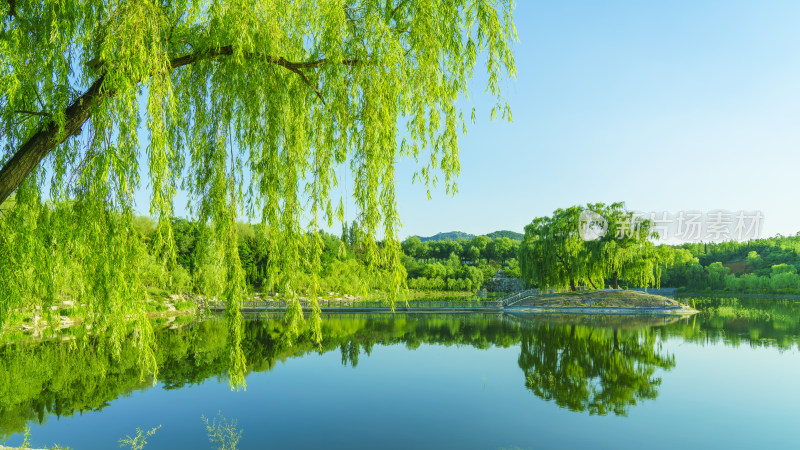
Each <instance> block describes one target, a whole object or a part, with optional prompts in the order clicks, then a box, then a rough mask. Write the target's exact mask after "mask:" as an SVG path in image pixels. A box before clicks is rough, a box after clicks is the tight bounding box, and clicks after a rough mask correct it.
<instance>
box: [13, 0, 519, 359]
mask: <svg viewBox="0 0 800 450" xmlns="http://www.w3.org/2000/svg"><path fill="white" fill-rule="evenodd" d="M0 9H3V18H2V19H1V20H2V22H1V23H2V28H1V29H0V61H2V63H0V89H1V90H0V129H2V132H0V145H2V147H3V149H4V150H3V153H2V155H0V165H1V166H2V168H0V203H2V202H3V201H5V200H6V199H8V198H9V196H10V195H11V194H12V193H16V196H15V204H14V206H13V207H12V208H11V210H10V211H9V212H8V213H7V214H5V215H4V216H3V217H2V227H3V228H2V232H3V234H4V236H3V239H0V246H2V248H0V269H1V270H2V273H3V274H4V275H3V276H2V277H0V324H2V323H3V322H4V321H5V320H6V319H7V317H8V312H9V311H10V310H11V309H15V308H18V307H22V306H31V305H34V304H38V305H41V303H42V301H43V300H42V292H45V293H48V294H47V295H45V297H46V300H45V302H48V301H53V300H54V299H55V298H56V296H55V295H53V292H54V291H56V290H57V289H58V288H59V286H58V285H57V284H56V283H57V281H58V277H56V276H53V275H52V274H54V273H55V274H58V273H59V271H60V270H62V269H60V268H63V267H66V266H70V267H72V268H73V269H74V270H76V271H83V272H84V273H85V274H86V275H85V276H82V277H79V279H80V280H82V281H81V285H80V286H76V287H75V290H76V291H78V292H80V293H81V294H80V295H81V296H82V297H83V298H82V300H85V301H87V302H89V303H91V304H93V305H96V306H97V308H96V310H95V316H96V317H98V318H103V317H112V318H113V317H124V316H126V315H128V314H133V313H135V312H137V311H139V312H141V308H139V307H136V305H139V304H141V303H142V301H143V300H145V299H146V292H144V291H143V290H142V289H141V288H140V287H139V282H138V275H137V270H138V269H137V264H136V260H137V257H138V254H137V252H136V249H135V248H133V247H132V244H131V243H130V242H129V241H131V240H129V239H127V236H128V233H130V230H131V229H132V226H131V223H132V220H133V195H134V192H135V191H136V190H137V189H139V188H141V187H143V185H144V183H143V181H142V180H141V179H140V173H143V172H144V173H147V174H148V184H149V186H150V188H151V191H152V197H151V204H150V212H151V214H152V215H154V216H155V218H156V219H157V226H156V230H155V233H154V240H153V245H154V246H156V247H159V248H163V251H162V253H163V254H164V255H167V257H168V258H174V254H175V242H174V236H173V231H172V225H171V220H170V219H171V217H172V215H173V200H174V198H175V195H176V192H177V190H178V188H179V187H184V188H185V189H186V190H187V191H188V193H189V197H190V202H191V205H192V209H191V211H192V213H193V214H194V215H195V216H196V218H197V219H198V220H199V222H202V223H208V224H210V226H209V228H208V234H207V235H205V236H204V237H203V238H202V239H199V240H198V245H205V246H206V247H207V249H200V250H199V251H197V252H196V253H198V254H205V255H207V257H206V259H205V263H203V261H200V262H199V263H200V264H205V266H204V267H208V268H213V267H214V265H213V264H211V263H210V262H213V261H217V262H218V261H223V260H224V261H226V263H227V264H232V265H233V266H235V267H225V268H220V267H217V269H216V270H218V271H223V270H224V273H223V275H222V278H223V279H224V280H226V281H225V283H224V286H223V287H222V288H221V291H220V292H219V293H218V294H219V295H223V296H224V297H225V298H226V301H227V302H228V305H229V307H228V310H229V311H232V314H235V311H238V309H237V308H236V305H237V304H238V303H239V302H240V301H241V295H242V289H241V285H242V279H241V278H242V271H241V270H240V268H239V267H238V265H239V264H240V261H239V257H238V253H237V252H236V251H235V250H236V245H237V239H236V229H235V227H236V221H237V217H238V216H240V215H242V214H245V215H247V216H248V217H252V218H256V219H260V220H261V221H262V222H263V223H264V224H265V225H267V226H266V227H264V228H263V229H264V230H265V231H264V232H265V233H267V240H268V242H269V244H268V249H267V251H268V252H269V254H270V255H271V257H270V258H269V264H270V270H271V272H272V273H276V274H277V275H276V276H275V277H272V275H270V279H274V280H277V282H278V283H279V284H280V285H281V287H282V288H283V289H284V290H285V291H286V292H289V293H290V294H291V293H292V292H294V291H295V290H296V288H297V287H296V286H294V285H293V283H294V281H293V274H294V273H296V272H297V269H298V268H299V267H300V265H301V264H308V265H309V266H311V267H312V268H316V269H315V270H318V268H319V265H320V254H321V252H322V245H323V244H322V242H321V239H320V238H319V235H318V234H317V229H318V227H319V226H320V224H322V223H326V222H327V223H328V225H329V226H330V225H331V223H332V221H333V220H334V218H338V219H339V220H340V221H341V220H343V218H344V213H343V207H342V205H343V202H342V201H341V199H339V200H340V201H339V202H338V204H339V207H338V208H336V207H334V206H333V205H335V204H336V202H335V200H337V199H336V198H335V197H337V195H336V192H337V191H338V190H337V189H335V188H336V186H337V179H336V177H335V173H336V170H337V167H339V166H340V165H347V164H349V166H350V169H351V174H352V177H351V180H352V182H353V186H352V191H351V192H352V194H353V197H354V199H355V203H356V205H357V207H358V209H359V215H358V217H359V224H358V228H359V231H360V233H359V235H360V236H361V235H363V237H364V245H365V246H366V248H365V257H366V259H367V261H368V262H369V263H370V264H372V265H373V266H377V265H383V266H386V267H388V268H390V269H392V270H394V273H395V277H394V282H395V285H396V286H399V285H400V282H401V278H402V276H403V273H402V267H400V264H399V242H398V239H397V232H396V229H397V225H398V217H397V211H396V210H397V208H396V205H395V191H394V181H395V180H394V179H395V173H394V169H395V164H396V161H397V160H398V159H399V158H401V157H409V158H413V159H414V160H416V161H420V162H421V167H420V170H419V173H418V178H419V179H421V180H422V181H423V182H424V183H425V184H426V185H427V186H430V185H431V184H432V183H435V182H436V180H437V177H441V178H443V181H444V184H445V186H446V187H447V190H448V192H451V191H453V190H454V177H455V176H456V175H457V174H458V173H459V170H460V169H459V163H458V133H459V131H460V130H463V129H464V120H463V115H462V113H461V112H460V110H459V108H458V106H457V105H458V104H459V103H458V102H459V99H460V98H462V97H463V96H464V95H465V94H466V93H467V85H468V79H469V78H470V77H471V75H472V73H473V69H474V67H475V64H476V62H477V60H478V57H479V55H485V57H486V66H485V67H486V68H487V70H488V84H487V89H488V92H489V93H490V94H492V95H495V96H496V97H497V99H498V104H497V106H496V107H495V108H493V110H492V116H494V115H495V114H496V113H497V112H499V113H500V114H501V115H503V117H506V118H508V119H510V113H509V110H508V106H507V104H506V103H505V102H504V101H503V99H502V97H501V96H500V89H499V86H500V80H501V78H502V77H504V76H514V75H515V69H514V61H513V57H512V54H511V49H510V46H509V44H510V42H511V41H512V40H513V39H515V37H516V36H515V35H516V31H515V29H514V25H513V21H512V6H511V2H510V1H507V0H496V1H491V0H455V1H448V2H428V1H414V2H409V1H407V0H395V1H391V0H390V1H377V0H373V1H367V0H364V1H357V0H352V1H348V0H344V1H343V0H314V1H310V0H299V1H297V0H293V1H288V0H264V1H256V2H238V1H233V0H220V1H214V2H210V3H209V2H205V1H199V0H176V1H170V2H161V1H153V0H144V1H132V0H79V1H70V2H64V1H57V0H46V1H39V2H37V1H15V2H10V3H7V2H2V3H0ZM401 136H402V138H401ZM142 138H143V139H142ZM398 142H399V143H400V144H399V145H398ZM144 167H146V169H145V168H144ZM44 191H48V192H49V200H51V201H53V202H55V203H56V204H57V203H59V202H65V201H69V203H68V205H69V208H71V212H70V214H62V215H60V216H59V217H62V218H63V220H61V221H60V222H59V223H53V224H51V225H52V226H51V227H50V231H51V232H50V233H49V234H45V233H44V232H43V230H42V227H41V225H42V223H41V222H40V217H41V211H42V210H43V209H44V208H46V207H47V205H46V204H45V201H44V197H43V192H44ZM308 231H310V235H308V234H307V232H308ZM351 232H352V231H351ZM378 235H382V236H383V238H384V245H383V246H381V247H380V248H379V247H378V245H377V244H376V243H375V241H376V237H377V236H378ZM308 236H311V237H308ZM217 266H219V264H217ZM9 273H14V276H6V274H9ZM295 316H296V315H295ZM139 317H143V316H141V314H140V315H139ZM293 317H294V316H293ZM142 322H144V321H142ZM315 323H318V321H315ZM232 329H237V328H235V327H234V328H232ZM146 334H147V333H144V334H139V335H140V336H145V335H146ZM150 334H152V333H150ZM146 340H147V339H144V340H143V341H142V342H143V343H144V342H145V341H146ZM238 340H239V338H238V337H236V336H233V339H231V341H233V342H238ZM143 345H145V344H143ZM232 354H233V353H232Z"/></svg>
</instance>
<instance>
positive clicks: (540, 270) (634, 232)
mask: <svg viewBox="0 0 800 450" xmlns="http://www.w3.org/2000/svg"><path fill="white" fill-rule="evenodd" d="M587 223H588V224H589V225H591V226H597V227H599V228H600V229H599V230H597V231H599V232H598V233H597V235H596V236H595V235H586V233H585V230H582V229H581V227H582V226H587ZM600 225H602V226H600ZM655 237H658V236H657V234H655V233H654V232H653V229H652V224H651V222H650V221H649V220H646V219H642V218H639V217H637V216H636V215H635V214H634V213H633V212H630V211H627V210H626V209H625V205H624V204H623V203H612V204H611V205H605V204H603V203H594V204H589V205H586V207H582V206H573V207H570V208H567V209H557V210H556V211H554V212H553V215H552V216H551V217H538V218H536V219H534V220H533V222H531V224H530V225H527V226H526V227H525V237H524V239H523V241H522V244H521V245H520V249H519V261H520V269H521V271H522V276H523V279H524V280H525V282H526V283H527V284H528V285H532V284H536V285H538V286H540V287H559V288H563V287H569V288H570V290H575V287H576V285H577V284H585V285H590V286H592V287H593V288H595V289H599V288H602V287H604V286H605V281H606V280H610V281H611V283H612V285H613V286H614V287H615V288H619V280H620V279H624V280H626V281H627V282H628V283H629V284H632V285H634V286H639V287H648V286H653V285H655V286H658V284H659V280H660V276H661V273H660V271H661V268H660V266H659V264H660V263H664V262H667V261H666V259H665V257H666V256H665V252H663V251H659V249H658V248H657V247H656V246H655V245H654V244H653V242H652V241H651V239H652V238H655Z"/></svg>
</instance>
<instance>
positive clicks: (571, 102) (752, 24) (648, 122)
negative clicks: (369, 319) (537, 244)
mask: <svg viewBox="0 0 800 450" xmlns="http://www.w3.org/2000/svg"><path fill="white" fill-rule="evenodd" d="M514 19H515V23H516V27H517V31H518V35H519V42H516V43H515V44H514V55H515V59H516V66H517V72H518V74H517V79H516V80H513V81H509V82H506V83H505V86H504V89H505V92H504V95H505V96H506V98H507V99H508V101H509V102H510V104H511V108H512V112H513V117H514V121H513V123H510V124H509V123H507V122H503V121H499V120H498V121H494V122H492V121H490V120H489V118H488V116H489V109H490V107H491V99H490V98H488V97H487V96H485V95H480V94H481V93H482V92H483V88H482V83H483V80H482V79H481V77H480V74H479V73H478V72H479V71H476V79H475V82H474V83H473V88H472V93H471V99H472V100H473V102H474V105H475V107H476V108H477V111H478V120H477V121H476V123H475V124H474V125H472V126H469V127H468V133H467V135H466V136H462V137H461V138H460V141H459V146H460V158H461V168H462V172H461V176H460V178H459V180H458V187H459V192H458V193H457V194H456V196H455V197H450V196H448V195H446V193H445V192H444V190H443V189H438V190H434V191H433V192H432V195H433V199H432V200H430V201H429V200H427V195H426V192H425V189H424V187H423V186H420V185H413V184H411V176H412V174H413V172H414V169H415V164H414V163H413V162H408V161H406V162H402V163H401V164H400V166H399V168H398V172H397V173H398V177H397V195H398V205H399V210H400V217H401V220H402V222H403V225H404V227H403V228H402V230H401V231H400V236H401V237H402V238H405V237H407V236H410V235H421V236H430V235H433V234H435V233H438V232H442V231H452V230H459V231H464V232H467V233H472V234H484V233H489V232H492V231H495V230H500V229H508V230H514V231H518V232H522V231H523V228H524V226H525V225H526V224H528V223H530V222H531V221H532V219H533V218H535V217H539V216H546V215H550V214H552V212H553V210H555V209H556V208H566V207H568V206H572V205H580V204H586V203H589V202H591V203H595V202H603V203H611V202H616V201H624V202H625V203H626V206H627V207H628V208H629V209H631V210H636V211H642V212H657V213H658V214H659V217H661V214H662V213H663V212H667V213H668V214H669V215H668V217H670V218H673V220H674V218H675V217H676V216H677V215H678V214H679V213H680V212H681V211H695V212H700V213H702V214H703V215H704V217H707V216H708V214H711V213H713V212H714V211H722V212H726V213H727V212H730V214H731V216H733V217H735V215H736V213H737V212H739V211H744V212H747V214H748V216H750V215H751V214H753V212H755V211H760V212H761V215H762V216H763V220H762V221H761V222H760V230H759V231H760V235H761V236H762V237H767V236H773V235H775V234H777V233H780V234H783V235H794V234H795V233H797V232H798V231H800V209H798V203H799V202H798V198H799V197H800V184H799V183H798V178H800V177H798V168H800V152H799V151H798V150H799V149H800V126H799V125H800V58H799V57H798V50H797V48H798V44H800V27H798V26H797V24H798V23H800V2H796V1H761V2H752V1H738V2H737V1H729V0H726V1H683V2H643V1H637V0H633V1H603V2H597V1H574V0H573V1H559V2H553V1H530V0H525V1H519V2H517V5H516V9H515V12H514ZM476 94H478V95H476ZM674 225H675V223H673V226H674Z"/></svg>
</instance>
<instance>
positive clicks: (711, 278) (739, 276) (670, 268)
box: [662, 237, 800, 293]
mask: <svg viewBox="0 0 800 450" xmlns="http://www.w3.org/2000/svg"><path fill="white" fill-rule="evenodd" d="M785 240H787V238H784V237H778V238H771V239H764V240H760V241H762V242H761V243H759V244H755V245H758V246H761V245H763V243H764V242H770V241H772V242H778V241H785ZM788 240H789V242H790V243H792V244H793V243H794V242H795V241H800V238H794V239H792V238H788ZM730 244H732V245H730V247H734V246H738V247H744V248H747V246H748V245H752V244H750V243H738V242H734V243H730ZM714 245H719V244H714ZM697 248H698V247H697V246H692V247H689V249H687V248H686V247H677V248H676V247H666V246H664V248H663V251H664V252H665V253H666V254H668V255H669V258H668V261H669V264H668V265H665V266H664V267H663V278H662V285H664V286H669V287H685V288H688V289H699V290H725V291H730V292H746V293H795V292H800V275H798V273H797V272H798V264H797V253H796V250H794V249H793V248H791V247H790V248H781V247H779V246H766V247H764V248H767V249H774V251H771V252H769V253H768V256H767V257H763V256H761V255H759V254H758V253H757V252H756V251H750V252H749V253H748V255H747V257H746V258H745V259H744V260H741V259H736V260H729V259H724V260H723V261H713V260H712V262H709V263H708V264H707V265H703V264H702V263H701V260H700V258H698V257H696V256H694V254H693V253H692V251H691V249H697ZM737 253H738V252H737ZM716 254H717V255H718V257H721V258H720V259H722V258H726V257H727V258H729V257H734V258H737V256H731V253H723V252H718V253H716ZM703 255H708V254H707V253H705V254H702V255H701V256H703ZM734 255H735V253H734ZM708 260H709V259H706V261H708ZM772 263H774V264H772ZM731 267H737V268H738V269H740V270H737V271H736V272H733V271H732V270H731Z"/></svg>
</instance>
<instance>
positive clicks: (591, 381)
mask: <svg viewBox="0 0 800 450" xmlns="http://www.w3.org/2000/svg"><path fill="white" fill-rule="evenodd" d="M701 302H702V303H701ZM697 306H698V307H701V308H702V310H703V311H704V312H703V313H702V314H700V315H697V316H694V317H692V318H690V319H688V320H681V321H676V319H669V320H665V319H656V318H650V319H647V318H631V317H627V318H623V317H602V316H560V317H558V316H555V317H554V316H550V317H546V318H544V317H525V316H512V315H508V314H506V315H503V314H394V315H390V314H378V315H375V314H373V315H368V314H342V315H328V316H326V317H325V319H324V321H323V324H322V331H323V336H324V339H323V342H322V345H321V346H320V345H317V344H315V343H314V342H313V340H312V339H311V337H310V335H309V334H308V333H305V334H302V335H300V336H299V337H298V339H296V340H294V342H292V345H289V344H288V341H287V339H285V329H284V328H285V327H284V326H283V325H282V324H281V321H280V320H277V319H276V318H269V319H261V320H248V321H246V322H245V327H244V329H243V332H242V334H243V336H242V350H243V352H244V355H245V357H246V360H247V366H246V367H245V368H244V370H245V373H243V374H242V375H243V376H246V375H247V374H248V373H249V372H264V371H269V370H272V368H273V367H274V366H275V364H276V362H277V361H285V360H287V359H289V358H294V357H301V356H303V355H307V354H310V353H326V352H330V351H335V352H340V353H341V361H342V364H344V365H346V366H351V367H357V365H358V362H359V356H360V355H361V357H362V358H363V357H364V356H363V355H362V353H363V354H365V355H366V356H369V354H370V353H371V351H372V349H373V348H374V347H375V346H376V345H403V346H405V347H406V348H407V349H409V350H412V351H413V350H415V349H417V348H419V347H420V346H421V345H423V344H425V345H444V346H451V345H459V346H470V347H473V348H476V349H488V348H491V347H503V348H509V347H512V346H516V345H519V346H520V355H519V358H518V364H519V367H520V368H521V369H522V371H523V373H524V383H525V386H526V387H527V388H528V389H529V390H530V392H532V393H533V394H534V395H536V396H538V397H540V398H542V399H545V400H552V401H554V402H555V404H556V405H558V406H560V407H562V408H569V409H570V410H572V411H578V412H588V413H589V414H600V415H602V414H608V413H614V414H619V415H624V414H626V413H627V411H628V409H629V408H630V407H631V406H633V405H636V404H637V403H638V402H640V401H643V400H647V399H654V398H656V396H657V394H658V389H659V386H660V384H661V374H662V373H663V371H665V370H670V369H671V368H672V367H674V366H675V363H676V362H675V358H674V357H673V356H671V355H668V354H664V353H663V352H662V347H661V343H663V342H667V341H669V340H670V339H674V340H679V341H680V342H697V343H698V344H701V345H706V344H707V343H720V345H729V346H739V345H748V346H752V347H762V346H771V347H776V348H778V349H780V350H785V349H790V348H798V347H800V342H799V339H798V336H799V335H800V302H788V301H786V302H782V301H775V300H770V301H768V302H762V303H758V302H755V301H739V300H727V299H722V300H699V299H698V300H697ZM185 320H188V322H186V323H179V322H174V323H169V324H162V326H161V327H158V326H156V327H155V329H156V332H155V339H156V344H157V345H156V359H157V363H158V368H159V370H158V381H159V382H160V383H161V384H162V386H163V388H164V389H179V388H181V387H183V386H185V385H191V384H197V383H201V382H203V381H204V380H207V379H210V378H223V379H224V378H225V377H226V376H227V374H228V370H229V367H228V366H229V361H230V358H229V357H228V353H227V352H228V350H227V345H226V340H227V336H228V331H227V327H226V322H225V321H224V320H216V319H214V318H211V319H207V320H201V321H195V320H191V319H185ZM670 321H672V322H673V323H668V322H670ZM167 325H169V326H167ZM73 332H74V333H75V335H74V336H70V337H69V338H70V339H69V340H62V339H64V338H65V337H63V336H62V337H61V338H57V339H51V340H39V341H34V340H30V339H29V338H28V339H27V340H25V338H24V337H20V336H12V338H14V339H13V340H11V339H10V338H9V336H6V340H5V341H4V342H0V441H1V440H2V439H3V438H4V437H7V436H8V435H9V434H13V433H18V432H20V431H22V430H24V428H25V426H26V425H27V424H28V423H31V422H34V423H35V422H38V423H43V422H44V421H46V420H47V417H48V416H51V415H55V416H59V417H63V416H70V415H73V414H74V413H76V412H77V413H81V412H84V411H97V410H101V409H103V408H104V407H105V406H107V405H108V404H109V402H110V401H112V400H114V399H116V398H118V397H120V396H124V395H127V394H129V393H130V392H133V391H136V390H145V389H149V388H150V387H152V385H153V379H152V377H145V378H144V379H142V377H141V370H140V365H139V360H140V358H139V357H140V355H139V353H138V352H137V350H136V347H135V346H133V345H131V344H130V343H129V342H128V343H124V344H123V346H122V349H121V351H120V352H119V356H118V357H115V356H114V355H113V354H114V352H111V351H110V349H109V348H108V346H107V345H104V342H105V341H104V339H103V338H102V336H91V335H89V336H87V335H85V333H84V335H81V333H80V332H79V330H74V331H73ZM419 370H425V368H424V367H420V368H419ZM514 370H516V369H514ZM244 395H246V394H244ZM193 420H194V418H193Z"/></svg>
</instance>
